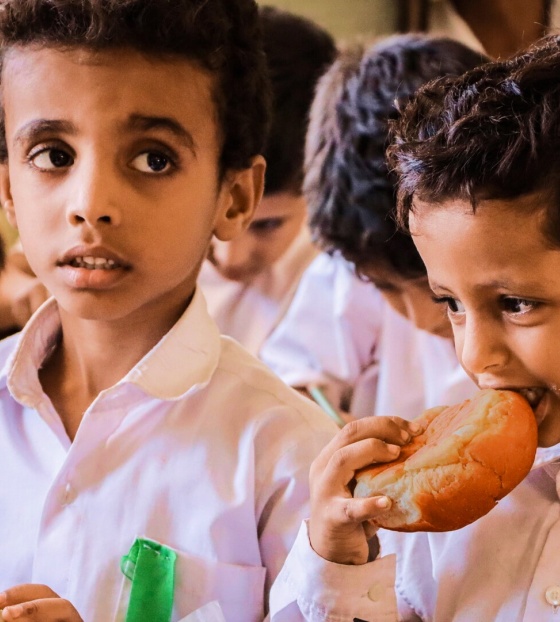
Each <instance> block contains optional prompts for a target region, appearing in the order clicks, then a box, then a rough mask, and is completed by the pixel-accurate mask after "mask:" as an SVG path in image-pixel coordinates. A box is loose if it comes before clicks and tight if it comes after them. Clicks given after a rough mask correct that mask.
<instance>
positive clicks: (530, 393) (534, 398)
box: [513, 387, 546, 410]
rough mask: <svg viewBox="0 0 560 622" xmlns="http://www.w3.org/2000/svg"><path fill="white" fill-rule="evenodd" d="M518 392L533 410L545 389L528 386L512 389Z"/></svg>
mask: <svg viewBox="0 0 560 622" xmlns="http://www.w3.org/2000/svg"><path fill="white" fill-rule="evenodd" d="M513 390H514V391H517V393H520V394H521V395H522V396H523V397H524V398H525V399H526V400H527V401H528V402H529V406H530V407H531V408H532V409H533V410H535V409H536V408H537V406H538V405H539V404H540V402H541V400H542V398H543V397H544V394H545V391H546V389H544V388H543V387H528V388H525V389H513Z"/></svg>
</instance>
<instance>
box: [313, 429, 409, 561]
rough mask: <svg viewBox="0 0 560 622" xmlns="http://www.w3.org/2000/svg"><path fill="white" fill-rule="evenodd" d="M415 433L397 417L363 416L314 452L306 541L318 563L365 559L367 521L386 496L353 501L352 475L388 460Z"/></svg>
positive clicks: (387, 504)
mask: <svg viewBox="0 0 560 622" xmlns="http://www.w3.org/2000/svg"><path fill="white" fill-rule="evenodd" d="M419 432H420V430H418V429H417V426H416V425H415V424H413V423H412V422H410V421H405V420H404V419H400V418H398V417H366V418H364V419H360V420H357V421H354V422H351V423H349V424H348V425H346V426H345V427H344V428H343V429H342V430H341V431H340V432H339V433H338V434H337V435H336V436H335V438H334V439H333V440H332V441H331V442H330V443H329V444H328V445H327V446H326V447H325V448H324V449H323V451H322V452H321V453H320V454H319V456H318V457H317V459H316V460H315V461H314V463H313V465H312V467H311V471H310V483H311V518H310V521H309V539H310V543H311V546H312V547H313V549H314V551H315V552H316V553H317V554H318V555H320V556H321V557H322V558H323V559H326V560H328V561H331V562H335V563H338V564H364V563H366V562H367V561H368V556H369V546H368V540H369V539H370V538H371V537H372V536H373V535H374V533H375V531H376V529H375V528H373V526H372V525H371V523H369V522H368V521H370V520H371V519H373V518H375V517H376V516H377V515H379V514H380V513H382V512H384V511H385V510H386V509H388V508H389V507H390V503H391V502H390V500H389V499H387V497H371V498H364V499H354V498H353V497H352V492H351V489H350V485H351V482H352V480H353V478H354V474H355V472H356V471H357V470H358V469H360V468H362V467H365V466H368V465H369V464H372V463H374V462H388V461H390V460H394V459H395V458H396V457H397V456H398V455H399V453H400V447H401V446H402V445H405V444H406V443H407V442H408V441H409V440H410V439H411V438H412V436H413V435H416V434H418V433H419Z"/></svg>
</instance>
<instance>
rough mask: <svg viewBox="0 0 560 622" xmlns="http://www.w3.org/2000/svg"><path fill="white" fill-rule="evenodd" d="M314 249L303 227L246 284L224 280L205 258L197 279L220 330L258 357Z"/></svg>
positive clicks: (284, 310)
mask: <svg viewBox="0 0 560 622" xmlns="http://www.w3.org/2000/svg"><path fill="white" fill-rule="evenodd" d="M317 252H318V251H317V250H316V248H315V247H314V246H313V244H312V243H311V239H310V237H309V231H308V229H307V228H306V227H305V228H303V229H302V231H301V233H300V234H299V235H298V236H297V238H296V239H295V240H294V241H293V242H292V244H291V246H290V247H289V248H288V250H287V251H286V252H285V253H284V254H283V255H282V257H280V259H279V260H278V261H277V262H275V263H274V264H273V265H271V266H268V267H267V268H266V269H265V270H263V271H262V272H261V273H260V274H259V275H258V276H256V277H255V278H254V279H252V280H251V282H250V283H240V282H237V281H231V280H229V279H226V278H224V277H223V276H222V275H221V274H220V273H219V272H218V271H217V270H216V268H215V267H214V266H213V265H212V264H211V263H210V261H205V262H204V264H203V265H202V269H201V271H200V274H199V276H198V281H197V282H198V285H199V286H200V287H201V289H202V291H203V292H204V297H205V298H206V302H207V304H208V311H209V313H210V315H211V317H212V318H213V319H214V321H215V322H216V324H217V325H218V328H219V329H220V332H221V333H222V334H224V335H229V336H230V337H233V338H234V339H236V340H237V341H239V343H240V344H241V345H242V346H244V347H245V348H246V349H247V350H249V352H251V354H253V355H255V356H258V355H259V351H260V349H261V347H262V345H263V343H264V342H265V341H266V339H267V338H268V336H269V335H270V333H272V331H273V330H274V328H275V327H276V325H277V324H278V323H279V322H280V320H281V319H282V317H283V316H284V313H285V312H286V310H287V309H288V307H289V305H290V302H291V300H292V297H293V295H294V293H295V291H296V288H297V285H298V283H299V280H300V278H301V275H302V273H303V272H304V270H305V268H306V267H307V266H308V265H309V263H310V262H311V261H312V260H313V258H314V257H315V256H316V255H317Z"/></svg>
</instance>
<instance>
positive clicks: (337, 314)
mask: <svg viewBox="0 0 560 622" xmlns="http://www.w3.org/2000/svg"><path fill="white" fill-rule="evenodd" d="M260 356H261V359H262V360H263V361H264V362H265V363H266V364H267V365H269V366H270V367H271V368H272V370H273V371H275V372H276V373H277V374H278V375H279V376H280V377H281V378H282V379H283V380H284V381H285V382H287V383H288V384H290V385H292V386H300V385H301V386H306V385H309V384H319V385H324V386H326V387H327V388H328V389H327V390H328V392H329V395H330V396H331V399H332V401H333V402H335V403H337V405H340V404H347V405H348V404H349V412H351V413H352V414H353V415H354V416H355V417H364V416H367V415H373V414H376V415H398V416H400V417H403V418H405V419H412V418H414V417H416V416H417V415H419V414H420V412H422V410H424V409H425V408H431V407H432V406H440V405H446V404H453V403H456V402H461V401H463V400H465V399H467V398H468V397H470V396H471V395H472V394H473V392H474V391H476V386H475V385H474V383H473V382H472V380H470V378H468V376H467V375H466V374H465V372H464V371H463V369H462V368H461V366H460V365H459V362H458V361H457V357H456V355H455V352H454V348H453V344H452V342H451V340H450V339H444V338H442V337H437V336H435V335H431V334H429V333H427V332H425V331H422V330H418V329H417V328H415V327H414V326H413V325H412V323H411V322H409V321H408V320H406V319H405V318H403V317H402V316H401V315H399V314H398V313H397V312H396V311H394V310H393V309H392V308H391V306H390V305H389V304H388V303H386V302H385V301H384V299H383V297H382V295H381V293H380V292H379V290H377V289H376V288H375V286H374V285H372V284H370V283H366V282H364V281H362V280H360V279H359V278H358V277H357V276H356V275H355V274H354V270H353V267H352V265H351V264H349V263H348V262H346V261H345V260H344V259H343V258H342V257H341V256H340V255H334V256H330V255H327V254H324V253H323V254H321V255H319V256H318V257H317V258H316V259H315V260H314V261H313V262H312V263H311V264H310V266H309V267H308V268H307V270H306V271H305V273H304V275H303V277H302V279H301V281H300V285H299V287H298V290H297V292H296V294H295V296H294V299H293V301H292V304H291V305H290V308H289V310H288V312H287V313H286V315H285V317H284V318H283V320H282V322H280V324H279V325H278V327H277V328H276V330H275V331H274V332H273V333H272V335H271V336H270V338H269V339H268V340H267V342H266V344H265V345H264V347H263V348H262V350H261V355H260Z"/></svg>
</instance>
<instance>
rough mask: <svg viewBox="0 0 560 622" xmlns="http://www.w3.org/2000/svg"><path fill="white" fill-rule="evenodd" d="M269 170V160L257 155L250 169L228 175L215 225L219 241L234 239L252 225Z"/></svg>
mask: <svg viewBox="0 0 560 622" xmlns="http://www.w3.org/2000/svg"><path fill="white" fill-rule="evenodd" d="M265 170H266V161H265V159H264V158H263V157H262V156H261V155H257V156H255V157H254V158H253V159H252V160H251V165H250V167H249V168H245V169H242V170H239V171H234V170H232V171H228V172H227V173H226V175H225V179H224V181H223V183H222V187H221V189H220V207H219V210H218V214H217V217H216V221H215V225H214V235H215V236H216V237H217V238H218V239H219V240H223V241H228V240H231V239H233V238H234V237H236V236H237V235H239V234H240V233H241V232H243V231H244V230H245V229H246V228H247V226H248V225H249V223H250V222H251V218H253V214H254V213H255V209H256V208H257V206H258V204H259V203H260V200H261V198H262V195H263V191H264V173H265Z"/></svg>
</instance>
